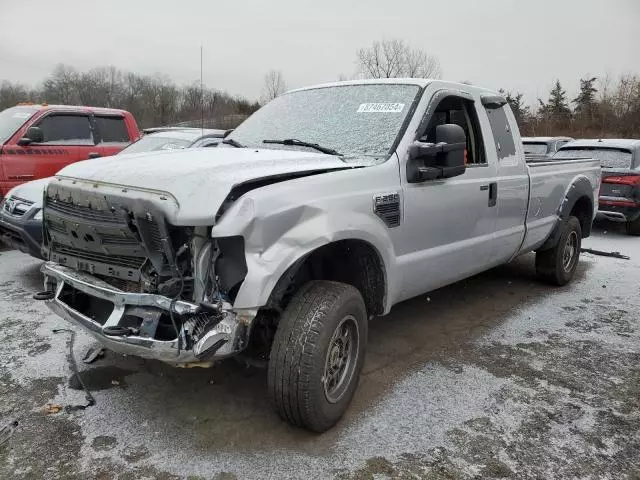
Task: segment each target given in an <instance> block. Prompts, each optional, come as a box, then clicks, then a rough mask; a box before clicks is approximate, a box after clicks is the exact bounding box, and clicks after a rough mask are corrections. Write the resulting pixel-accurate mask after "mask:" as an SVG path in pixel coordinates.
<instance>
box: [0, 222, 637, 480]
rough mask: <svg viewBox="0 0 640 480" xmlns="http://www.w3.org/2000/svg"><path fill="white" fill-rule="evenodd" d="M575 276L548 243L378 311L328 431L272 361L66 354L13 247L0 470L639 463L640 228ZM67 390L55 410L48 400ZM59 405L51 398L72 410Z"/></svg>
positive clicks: (344, 469)
mask: <svg viewBox="0 0 640 480" xmlns="http://www.w3.org/2000/svg"><path fill="white" fill-rule="evenodd" d="M584 246H585V247H590V248H594V249H600V250H607V251H620V252H622V253H624V254H627V255H629V256H630V257H631V260H621V259H616V258H605V257H598V256H594V255H591V254H583V256H582V257H581V263H580V265H579V271H578V273H577V278H576V281H575V282H574V283H573V284H571V285H568V286H566V287H562V288H552V287H549V286H546V285H543V284H540V283H538V282H537V280H536V279H535V276H534V269H533V256H531V255H529V256H525V257H523V258H521V259H518V260H517V261H516V262H514V263H512V264H510V265H508V266H505V267H501V268H498V269H495V270H492V271H490V272H487V273H484V274H482V275H478V276H476V277H474V278H472V279H469V280H466V281H463V282H460V283H457V284H455V285H451V286H449V287H446V288H444V289H440V290H438V291H435V292H432V293H430V294H428V295H423V296H422V297H419V298H417V299H414V300H411V301H408V302H404V303H402V304H400V305H398V306H396V307H395V308H394V309H393V311H392V313H391V314H390V315H389V316H387V317H383V318H377V319H374V320H373V321H372V324H371V327H370V334H369V345H368V354H367V358H366V363H365V367H364V371H363V376H362V378H361V382H360V386H359V389H358V391H357V393H356V396H355V398H354V401H353V404H352V406H351V408H350V409H349V411H348V413H347V415H346V416H345V418H344V419H343V420H342V421H341V422H340V423H339V424H338V425H337V426H336V427H335V428H334V429H333V430H331V431H329V432H327V433H325V434H323V435H315V434H310V433H308V432H306V431H303V430H299V429H296V428H293V427H291V426H289V425H287V424H285V423H284V422H282V421H281V420H280V419H279V418H278V417H277V415H276V414H275V413H273V411H272V409H271V406H270V405H269V403H268V401H267V392H266V372H265V371H264V370H260V369H255V368H247V367H244V366H242V365H240V364H238V363H237V362H235V361H233V360H230V361H227V362H224V363H222V364H219V365H217V366H215V367H214V368H212V369H175V368H172V367H169V366H166V365H163V364H160V363H158V362H152V361H145V360H141V359H138V358H133V357H125V356H120V355H116V354H113V353H110V352H107V354H106V356H105V357H104V358H102V359H99V360H98V361H96V362H95V363H93V364H91V365H85V364H83V363H82V362H81V361H80V359H81V357H82V356H83V355H84V353H85V351H86V349H87V348H88V347H89V346H91V345H92V342H91V340H90V339H89V338H88V337H86V336H85V335H84V334H82V333H80V332H79V333H78V334H77V336H76V338H75V347H74V353H75V358H77V359H78V362H79V367H80V369H81V370H82V373H81V378H82V379H83V381H84V382H85V384H86V385H87V387H88V388H89V389H90V390H91V391H92V393H93V396H94V397H95V400H96V402H97V403H96V405H95V406H89V407H87V408H86V409H82V408H81V407H83V406H84V405H86V403H87V402H86V399H85V395H84V392H83V391H82V390H81V389H79V382H78V379H77V378H76V377H75V376H74V375H73V372H72V370H71V368H70V362H69V358H68V352H69V345H70V342H71V334H70V333H69V332H67V331H62V332H59V333H53V332H52V330H53V329H57V328H69V325H68V324H66V322H64V321H62V320H61V319H59V318H57V317H55V316H54V315H52V314H50V313H49V311H48V309H47V308H46V307H45V306H44V305H42V304H41V303H36V302H34V301H33V300H31V295H32V293H33V292H35V291H38V290H40V287H41V284H40V283H41V279H40V273H39V266H40V262H38V261H36V260H34V259H31V258H30V257H28V256H26V255H24V254H21V253H19V252H16V251H11V250H2V251H0V421H2V425H0V428H2V426H3V425H4V424H5V423H9V422H10V421H12V420H14V419H17V420H18V422H19V424H18V427H17V428H16V430H15V432H14V433H13V435H12V437H11V438H10V440H9V441H8V442H7V444H6V445H5V446H4V447H0V478H12V479H31V478H34V479H35V478H61V479H87V478H97V479H138V478H152V479H156V478H158V479H163V478H166V479H170V478H171V479H173V478H188V479H190V480H194V479H214V478H215V479H223V478H224V479H231V478H256V479H263V478H278V479H279V478H310V477H315V478H358V479H360V478H362V479H365V478H376V479H380V478H432V479H448V478H569V477H574V478H588V477H591V478H615V479H619V478H639V477H640V433H639V432H640V408H639V407H640V342H639V340H640V316H639V313H640V295H639V294H640V238H633V237H628V236H626V235H624V234H623V233H622V232H621V231H620V229H619V228H618V227H617V226H616V225H613V224H608V225H601V226H599V227H598V228H597V229H596V231H595V232H594V235H593V237H591V238H589V239H587V240H586V241H585V244H584ZM47 404H52V405H53V406H54V407H57V406H60V407H61V410H60V411H59V412H58V413H47V410H46V409H45V405H47ZM56 410H57V408H54V409H53V410H51V407H49V410H48V411H49V412H53V411H56Z"/></svg>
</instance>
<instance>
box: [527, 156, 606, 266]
mask: <svg viewBox="0 0 640 480" xmlns="http://www.w3.org/2000/svg"><path fill="white" fill-rule="evenodd" d="M527 168H528V171H529V190H530V199H529V206H528V208H527V217H526V221H525V227H526V234H525V239H524V243H523V246H522V249H521V253H526V252H530V251H532V250H535V249H536V248H537V247H539V246H540V245H541V244H542V243H544V241H545V240H546V238H547V237H548V236H549V234H550V233H551V230H552V229H553V227H554V225H555V223H556V221H557V219H558V216H559V214H560V208H562V205H563V204H564V198H565V197H566V196H567V195H568V194H569V192H568V191H567V185H574V184H575V182H576V181H577V180H578V179H579V178H580V177H583V178H584V180H585V181H584V182H583V184H584V185H587V184H588V185H590V188H592V189H593V198H594V199H597V198H598V190H599V188H600V162H599V161H598V160H595V159H592V158H571V159H563V160H553V159H538V158H536V159H535V160H534V161H529V159H527ZM587 182H588V183H587ZM574 188H575V187H574ZM596 209H597V204H596V205H594V212H595V210H596Z"/></svg>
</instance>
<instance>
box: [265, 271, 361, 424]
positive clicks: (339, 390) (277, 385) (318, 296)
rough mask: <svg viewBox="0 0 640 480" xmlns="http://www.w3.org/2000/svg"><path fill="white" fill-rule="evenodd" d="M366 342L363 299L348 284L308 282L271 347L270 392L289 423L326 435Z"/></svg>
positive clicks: (354, 382)
mask: <svg viewBox="0 0 640 480" xmlns="http://www.w3.org/2000/svg"><path fill="white" fill-rule="evenodd" d="M366 342H367V313H366V308H365V305H364V301H363V300H362V295H360V292H358V290H357V289H355V288H354V287H352V286H351V285H347V284H344V283H338V282H329V281H312V282H309V283H307V284H306V285H304V286H303V287H302V288H301V289H300V291H299V292H298V293H297V294H296V295H295V296H294V298H293V299H292V300H291V303H290V304H289V305H288V306H287V308H286V309H285V311H284V313H283V314H282V317H281V319H280V322H279V324H278V330H277V331H276V335H275V338H274V341H273V345H272V347H271V355H270V359H269V372H268V383H269V393H270V396H271V400H272V401H273V403H274V405H275V407H276V410H277V411H278V413H279V414H280V416H281V417H282V418H283V419H285V420H287V421H288V422H289V423H292V424H294V425H297V426H299V427H304V428H307V429H309V430H313V431H315V432H324V431H325V430H328V429H329V428H331V427H332V426H333V425H335V424H336V422H338V420H340V418H341V417H342V415H343V414H344V412H345V411H346V410H347V408H348V406H349V404H350V402H351V398H352V397H353V394H354V392H355V390H356V388H357V386H358V378H359V376H360V370H361V369H362V364H363V361H364V351H365V345H366Z"/></svg>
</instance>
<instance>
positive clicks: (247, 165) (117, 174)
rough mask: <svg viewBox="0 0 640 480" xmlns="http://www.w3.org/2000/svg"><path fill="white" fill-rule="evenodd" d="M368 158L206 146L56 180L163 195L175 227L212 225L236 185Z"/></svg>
mask: <svg viewBox="0 0 640 480" xmlns="http://www.w3.org/2000/svg"><path fill="white" fill-rule="evenodd" d="M371 164H372V162H371V160H365V159H363V160H361V161H358V160H349V161H348V163H346V162H344V161H342V160H341V159H340V158H339V157H337V156H334V155H325V154H323V153H315V152H300V151H293V150H269V149H250V148H226V147H218V148H206V149H192V150H190V149H185V150H178V151H167V152H153V153H142V154H131V155H126V154H121V155H117V156H113V157H105V158H101V159H95V160H89V161H84V162H78V163H74V164H71V165H69V166H67V167H65V168H63V169H62V170H60V171H59V172H58V173H57V175H56V177H67V178H74V179H79V180H87V181H90V182H92V183H95V184H110V185H116V186H122V187H128V188H131V189H141V190H154V191H156V192H166V193H168V194H169V195H171V196H172V197H173V198H175V200H176V201H177V203H178V210H179V211H178V213H177V216H176V218H172V219H168V220H169V221H170V222H171V223H173V224H175V225H189V224H191V225H201V224H203V221H204V219H205V218H206V219H207V221H209V222H210V221H211V219H212V218H213V217H214V216H215V214H216V212H217V210H218V208H219V207H220V205H222V202H223V201H224V199H225V198H226V196H227V195H228V193H229V192H230V191H231V189H232V188H233V187H234V186H235V185H238V184H242V183H245V182H247V181H251V180H256V179H261V178H266V177H273V176H280V175H287V174H291V173H297V172H312V171H326V170H338V169H344V168H353V167H359V166H366V165H371Z"/></svg>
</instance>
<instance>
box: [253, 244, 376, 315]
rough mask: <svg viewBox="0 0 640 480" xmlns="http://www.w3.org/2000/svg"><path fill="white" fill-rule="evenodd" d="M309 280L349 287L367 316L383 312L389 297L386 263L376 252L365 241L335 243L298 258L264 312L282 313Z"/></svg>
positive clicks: (317, 248)
mask: <svg viewBox="0 0 640 480" xmlns="http://www.w3.org/2000/svg"><path fill="white" fill-rule="evenodd" d="M311 280H331V281H337V282H342V283H346V284H349V285H352V286H353V287H355V288H356V289H357V290H358V291H359V292H360V294H361V295H362V297H363V299H364V302H365V305H366V307H367V313H368V314H369V315H381V314H383V313H384V312H385V308H386V301H387V296H388V291H387V290H388V289H387V285H388V281H387V270H386V267H385V261H384V258H383V256H382V254H381V253H380V251H379V249H378V248H376V247H375V246H374V245H373V244H372V243H370V242H368V241H366V240H363V239H360V238H345V239H340V240H335V241H332V242H328V243H325V244H323V245H321V246H319V247H316V248H314V249H312V250H310V251H309V252H307V253H305V254H304V255H302V256H300V257H299V258H297V259H296V260H295V261H293V262H292V263H291V264H290V265H289V267H288V268H287V269H286V270H285V271H284V273H283V274H282V275H281V276H280V277H279V279H278V281H277V282H276V284H275V286H274V288H273V289H272V290H271V292H270V294H269V298H268V300H267V303H266V305H265V308H268V309H274V310H282V309H284V308H285V307H286V305H287V304H288V302H289V301H290V299H291V296H292V295H293V294H295V292H296V291H297V290H298V289H299V288H300V287H301V286H302V285H303V284H304V283H306V282H308V281H311Z"/></svg>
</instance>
